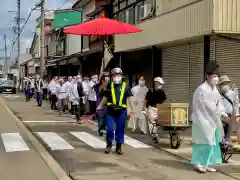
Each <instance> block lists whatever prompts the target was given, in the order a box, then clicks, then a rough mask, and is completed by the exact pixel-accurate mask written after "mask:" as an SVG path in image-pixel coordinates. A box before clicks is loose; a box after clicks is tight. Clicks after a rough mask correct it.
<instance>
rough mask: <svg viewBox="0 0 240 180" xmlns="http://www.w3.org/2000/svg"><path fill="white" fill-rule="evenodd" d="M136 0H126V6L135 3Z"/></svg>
mask: <svg viewBox="0 0 240 180" xmlns="http://www.w3.org/2000/svg"><path fill="white" fill-rule="evenodd" d="M136 1H137V0H127V5H130V4H132V3H135V2H136Z"/></svg>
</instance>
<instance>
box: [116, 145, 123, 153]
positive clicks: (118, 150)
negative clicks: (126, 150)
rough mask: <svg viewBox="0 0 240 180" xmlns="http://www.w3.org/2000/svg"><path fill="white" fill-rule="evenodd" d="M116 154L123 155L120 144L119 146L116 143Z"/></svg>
mask: <svg viewBox="0 0 240 180" xmlns="http://www.w3.org/2000/svg"><path fill="white" fill-rule="evenodd" d="M116 153H117V154H118V155H123V151H122V144H120V143H117V144H116Z"/></svg>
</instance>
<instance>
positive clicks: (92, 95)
mask: <svg viewBox="0 0 240 180" xmlns="http://www.w3.org/2000/svg"><path fill="white" fill-rule="evenodd" d="M94 85H95V83H94V82H93V81H90V88H89V93H88V100H89V101H97V94H96V91H95V89H94V88H93V87H94Z"/></svg>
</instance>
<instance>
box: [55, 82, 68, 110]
mask: <svg viewBox="0 0 240 180" xmlns="http://www.w3.org/2000/svg"><path fill="white" fill-rule="evenodd" d="M57 94H58V100H59V106H60V109H59V114H60V115H61V114H62V112H65V107H66V97H67V88H66V84H65V82H64V79H62V78H61V79H59V85H58V87H57Z"/></svg>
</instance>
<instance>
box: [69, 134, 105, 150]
mask: <svg viewBox="0 0 240 180" xmlns="http://www.w3.org/2000/svg"><path fill="white" fill-rule="evenodd" d="M69 133H70V134H72V135H73V136H75V137H76V138H78V139H80V140H81V141H83V142H85V143H86V144H87V145H89V146H91V147H92V148H94V149H104V148H105V147H106V143H105V142H104V141H102V140H100V139H99V138H97V137H95V136H93V135H91V134H88V133H86V132H69Z"/></svg>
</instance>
